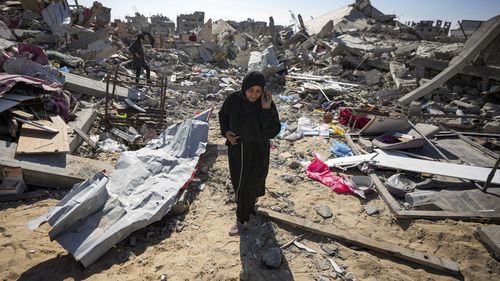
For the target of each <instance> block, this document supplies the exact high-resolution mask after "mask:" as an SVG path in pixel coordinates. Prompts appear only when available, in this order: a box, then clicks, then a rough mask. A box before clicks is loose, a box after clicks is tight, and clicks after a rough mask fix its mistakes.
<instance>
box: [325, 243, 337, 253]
mask: <svg viewBox="0 0 500 281" xmlns="http://www.w3.org/2000/svg"><path fill="white" fill-rule="evenodd" d="M321 250H323V251H324V252H325V253H326V254H327V255H329V256H335V255H336V254H337V253H338V251H339V247H338V246H337V245H335V244H333V243H331V244H321Z"/></svg>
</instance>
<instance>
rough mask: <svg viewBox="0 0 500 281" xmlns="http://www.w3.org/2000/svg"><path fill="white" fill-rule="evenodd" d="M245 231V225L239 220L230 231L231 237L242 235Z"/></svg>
mask: <svg viewBox="0 0 500 281" xmlns="http://www.w3.org/2000/svg"><path fill="white" fill-rule="evenodd" d="M243 230H245V225H244V224H242V223H241V222H239V221H238V220H237V221H236V223H235V224H234V225H233V226H232V227H231V229H230V230H229V236H236V235H240V234H241V233H242V232H243Z"/></svg>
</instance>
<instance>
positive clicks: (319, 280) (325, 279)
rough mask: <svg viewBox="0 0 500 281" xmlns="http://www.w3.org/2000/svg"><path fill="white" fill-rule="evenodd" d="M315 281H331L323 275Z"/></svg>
mask: <svg viewBox="0 0 500 281" xmlns="http://www.w3.org/2000/svg"><path fill="white" fill-rule="evenodd" d="M315 280H316V281H330V278H328V277H325V276H323V275H319V276H317V277H316V279H315Z"/></svg>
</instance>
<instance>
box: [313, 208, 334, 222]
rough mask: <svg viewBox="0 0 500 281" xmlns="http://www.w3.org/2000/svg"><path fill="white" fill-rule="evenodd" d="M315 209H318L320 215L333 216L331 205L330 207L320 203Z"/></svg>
mask: <svg viewBox="0 0 500 281" xmlns="http://www.w3.org/2000/svg"><path fill="white" fill-rule="evenodd" d="M314 209H315V210H316V213H318V214H319V215H320V216H322V217H323V218H325V219H327V218H331V217H332V216H333V214H332V210H331V209H330V207H328V206H326V205H319V206H316V207H315V208H314Z"/></svg>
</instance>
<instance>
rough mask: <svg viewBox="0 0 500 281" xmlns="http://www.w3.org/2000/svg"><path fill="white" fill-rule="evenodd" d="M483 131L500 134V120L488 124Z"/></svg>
mask: <svg viewBox="0 0 500 281" xmlns="http://www.w3.org/2000/svg"><path fill="white" fill-rule="evenodd" d="M483 131H484V132H485V133H488V134H500V120H495V121H493V122H489V123H486V125H484V127H483Z"/></svg>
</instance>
